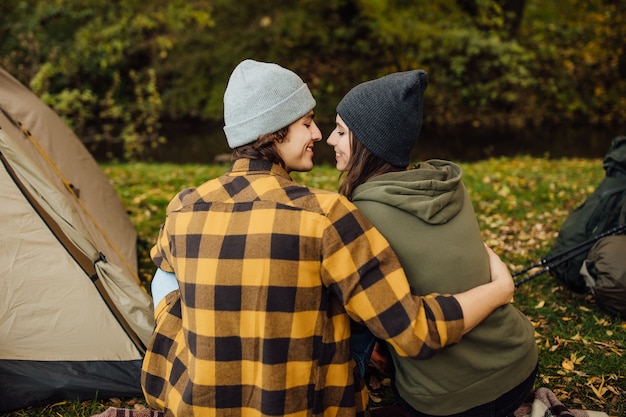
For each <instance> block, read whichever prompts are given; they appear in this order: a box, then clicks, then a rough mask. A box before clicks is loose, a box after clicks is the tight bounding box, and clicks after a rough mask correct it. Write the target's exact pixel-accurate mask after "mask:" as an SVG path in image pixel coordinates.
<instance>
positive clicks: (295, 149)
mask: <svg viewBox="0 0 626 417" xmlns="http://www.w3.org/2000/svg"><path fill="white" fill-rule="evenodd" d="M313 117H314V113H313V111H310V112H309V113H307V114H306V115H305V116H303V117H301V118H300V119H298V120H296V121H295V122H293V123H292V124H290V125H289V130H288V131H287V136H285V138H284V139H283V140H282V142H276V147H277V149H278V153H279V154H280V157H281V158H282V159H283V161H284V162H285V169H286V170H287V172H291V171H300V172H306V171H310V170H312V169H313V145H314V144H315V142H318V141H320V140H322V132H320V130H319V128H318V127H317V125H316V124H315V121H314V120H313Z"/></svg>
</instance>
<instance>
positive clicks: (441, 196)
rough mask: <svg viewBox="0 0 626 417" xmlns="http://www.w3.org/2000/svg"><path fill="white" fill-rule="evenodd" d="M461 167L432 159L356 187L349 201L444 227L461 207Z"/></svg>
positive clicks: (462, 199) (380, 176)
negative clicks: (373, 204) (387, 208)
mask: <svg viewBox="0 0 626 417" xmlns="http://www.w3.org/2000/svg"><path fill="white" fill-rule="evenodd" d="M462 176H463V171H462V170H461V167H460V166H458V165H456V164H455V163H453V162H450V161H443V160H438V159H432V160H429V161H425V162H422V163H420V164H419V165H417V167H416V168H414V169H409V170H407V171H401V172H391V173H388V174H383V175H379V176H377V177H375V178H373V179H371V180H369V181H368V182H366V183H364V184H361V185H359V186H358V187H357V188H356V189H355V190H354V193H353V194H352V201H354V202H357V201H374V202H377V203H381V204H386V205H389V206H393V207H396V208H398V209H400V210H404V211H406V212H408V213H411V214H413V215H414V216H416V217H418V218H420V219H421V220H423V221H424V222H426V223H429V224H443V223H447V222H448V221H450V219H452V218H453V217H454V216H456V215H457V214H458V213H459V211H460V210H461V208H462V207H463V201H464V198H463V183H462V181H461V177H462Z"/></svg>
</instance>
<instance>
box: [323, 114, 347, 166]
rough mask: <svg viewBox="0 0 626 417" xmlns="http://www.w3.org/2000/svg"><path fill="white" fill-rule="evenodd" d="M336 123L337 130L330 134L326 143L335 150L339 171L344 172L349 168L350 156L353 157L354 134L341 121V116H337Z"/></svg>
mask: <svg viewBox="0 0 626 417" xmlns="http://www.w3.org/2000/svg"><path fill="white" fill-rule="evenodd" d="M335 122H336V125H335V129H334V130H333V131H332V132H330V135H329V136H328V139H326V143H328V144H329V145H330V146H332V147H333V148H335V159H336V161H337V165H336V166H337V169H338V170H339V171H342V172H343V171H345V170H346V168H347V167H348V163H349V162H350V156H351V155H352V144H351V141H350V138H351V137H352V134H351V133H350V129H348V126H346V124H345V123H344V122H343V120H342V119H341V116H339V115H337V117H336V119H335Z"/></svg>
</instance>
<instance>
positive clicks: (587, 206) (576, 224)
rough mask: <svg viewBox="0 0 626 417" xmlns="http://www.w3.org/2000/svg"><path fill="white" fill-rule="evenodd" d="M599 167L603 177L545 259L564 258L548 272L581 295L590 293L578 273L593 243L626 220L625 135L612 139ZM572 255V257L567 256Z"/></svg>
mask: <svg viewBox="0 0 626 417" xmlns="http://www.w3.org/2000/svg"><path fill="white" fill-rule="evenodd" d="M602 166H603V168H604V171H605V178H604V179H603V180H602V182H600V184H599V185H598V187H597V188H596V189H595V191H594V192H593V193H592V194H591V195H590V196H589V197H588V198H587V200H585V202H584V203H583V204H581V205H580V206H578V207H577V208H576V209H575V210H574V211H572V212H571V213H570V214H569V216H568V217H567V218H566V219H565V222H564V223H563V225H562V226H561V229H560V230H559V235H558V237H557V239H556V242H555V244H554V246H553V248H552V249H551V250H550V252H549V253H548V256H547V258H554V257H559V255H561V254H565V253H567V252H570V251H571V254H568V255H564V256H563V257H562V259H566V260H565V261H563V262H559V264H558V265H557V266H555V267H553V268H551V269H550V272H551V274H552V275H554V276H555V277H556V278H557V279H558V280H559V281H560V282H561V283H563V284H565V285H566V286H567V287H568V288H569V289H571V290H572V291H574V292H578V293H581V294H584V293H587V292H589V291H590V287H589V286H588V285H587V283H586V282H585V279H584V277H583V276H582V275H581V273H580V268H581V266H582V264H583V262H584V261H585V259H586V258H587V254H588V253H589V249H590V248H591V244H589V245H585V242H587V241H589V240H592V241H593V239H594V238H595V237H597V236H598V235H600V234H603V233H605V232H607V231H609V230H611V229H614V228H616V227H618V226H621V225H623V224H624V220H625V217H626V136H619V137H617V138H615V139H613V142H612V143H611V147H610V148H609V151H608V152H607V154H606V156H605V157H604V160H603V163H602ZM570 255H571V256H570Z"/></svg>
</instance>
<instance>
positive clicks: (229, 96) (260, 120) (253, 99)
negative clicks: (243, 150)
mask: <svg viewBox="0 0 626 417" xmlns="http://www.w3.org/2000/svg"><path fill="white" fill-rule="evenodd" d="M314 107H315V99H314V98H313V96H312V95H311V92H310V91H309V88H308V87H307V85H306V84H305V83H304V82H303V81H302V79H301V78H300V77H299V76H298V75H297V74H296V73H294V72H292V71H290V70H288V69H286V68H283V67H281V66H280V65H277V64H272V63H267V62H258V61H254V60H251V59H246V60H245V61H242V62H241V63H240V64H239V65H237V67H236V68H235V69H234V70H233V73H232V74H231V76H230V79H229V80H228V86H227V87H226V92H225V93H224V124H225V126H224V133H226V140H227V141H228V146H230V147H231V148H233V149H234V148H237V147H239V146H242V145H247V144H248V143H252V142H254V141H256V140H257V139H258V137H259V136H260V135H263V134H266V133H273V132H276V131H277V130H280V129H282V128H283V127H286V126H289V125H290V124H291V123H293V122H295V121H296V120H298V119H299V118H301V117H302V116H304V115H305V114H307V113H308V112H309V111H311V110H312V109H313V108H314Z"/></svg>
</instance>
